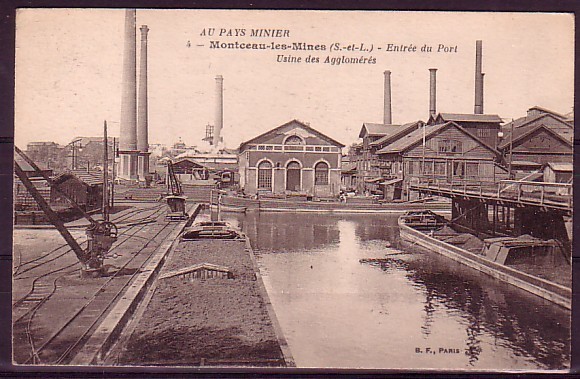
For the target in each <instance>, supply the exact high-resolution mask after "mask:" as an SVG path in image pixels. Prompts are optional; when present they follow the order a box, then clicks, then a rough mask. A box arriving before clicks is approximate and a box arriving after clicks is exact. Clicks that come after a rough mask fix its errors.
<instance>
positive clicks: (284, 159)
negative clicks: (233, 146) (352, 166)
mask: <svg viewBox="0 0 580 379" xmlns="http://www.w3.org/2000/svg"><path fill="white" fill-rule="evenodd" d="M343 147H344V145H343V144H341V143H340V142H337V141H336V140H334V139H332V138H330V137H328V136H326V135H324V134H322V133H320V132H318V131H317V130H315V129H313V128H311V127H310V126H309V125H307V124H305V123H302V122H300V121H297V120H292V121H290V122H288V123H286V124H284V125H281V126H279V127H277V128H274V129H272V130H270V131H268V132H266V133H264V134H261V135H259V136H257V137H255V138H252V139H251V140H249V141H246V142H243V143H242V144H241V145H240V149H239V172H240V186H241V188H242V189H243V190H244V192H245V193H246V194H258V193H274V194H303V195H308V196H320V197H325V196H336V195H338V194H339V191H340V176H341V150H342V148H343Z"/></svg>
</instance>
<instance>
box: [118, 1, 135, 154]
mask: <svg viewBox="0 0 580 379" xmlns="http://www.w3.org/2000/svg"><path fill="white" fill-rule="evenodd" d="M135 18H136V15H135V9H127V10H126V11H125V46H124V50H123V78H122V81H123V82H122V97H121V135H120V137H121V138H120V141H119V148H120V149H121V150H136V149H137V74H136V67H135V64H136V42H135Z"/></svg>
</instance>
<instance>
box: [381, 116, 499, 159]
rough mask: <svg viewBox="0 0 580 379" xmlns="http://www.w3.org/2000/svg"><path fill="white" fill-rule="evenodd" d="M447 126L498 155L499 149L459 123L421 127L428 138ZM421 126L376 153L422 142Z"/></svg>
mask: <svg viewBox="0 0 580 379" xmlns="http://www.w3.org/2000/svg"><path fill="white" fill-rule="evenodd" d="M449 127H454V128H457V129H459V130H460V131H461V132H463V133H464V134H465V135H466V136H468V137H469V138H471V139H473V140H475V141H476V142H477V143H478V144H480V145H482V146H483V147H485V148H487V149H488V150H490V151H492V152H493V153H494V154H496V155H499V151H497V150H496V149H494V148H492V147H491V146H489V145H488V144H486V143H485V142H483V141H482V140H480V139H479V138H477V137H475V136H474V135H472V134H471V133H469V132H467V131H466V130H465V129H463V128H462V127H461V126H460V125H458V124H456V123H455V122H453V121H449V122H446V123H444V124H436V125H427V126H424V127H423V128H426V129H425V139H428V138H429V137H431V136H432V135H434V134H436V133H438V132H440V131H442V130H444V129H446V128H449ZM423 128H418V129H416V130H414V131H412V132H411V133H409V134H407V135H405V136H403V137H401V138H399V139H398V140H396V141H395V142H393V143H391V144H390V145H389V146H386V147H384V148H383V149H381V150H379V151H377V154H392V153H401V152H403V151H405V150H407V149H409V148H411V147H413V146H415V145H417V144H420V143H422V141H423Z"/></svg>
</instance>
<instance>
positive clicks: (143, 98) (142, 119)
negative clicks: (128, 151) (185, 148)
mask: <svg viewBox="0 0 580 379" xmlns="http://www.w3.org/2000/svg"><path fill="white" fill-rule="evenodd" d="M140 30H141V57H140V62H139V108H138V109H139V113H138V116H137V150H139V151H141V152H144V153H146V152H148V151H149V141H148V135H147V133H148V131H147V33H148V32H149V28H148V27H147V25H142V26H141V29H140Z"/></svg>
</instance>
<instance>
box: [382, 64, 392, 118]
mask: <svg viewBox="0 0 580 379" xmlns="http://www.w3.org/2000/svg"><path fill="white" fill-rule="evenodd" d="M384 74H385V104H384V107H385V109H384V116H383V124H385V125H391V124H392V123H393V117H392V114H391V72H390V71H389V70H386V71H385V73H384Z"/></svg>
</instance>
